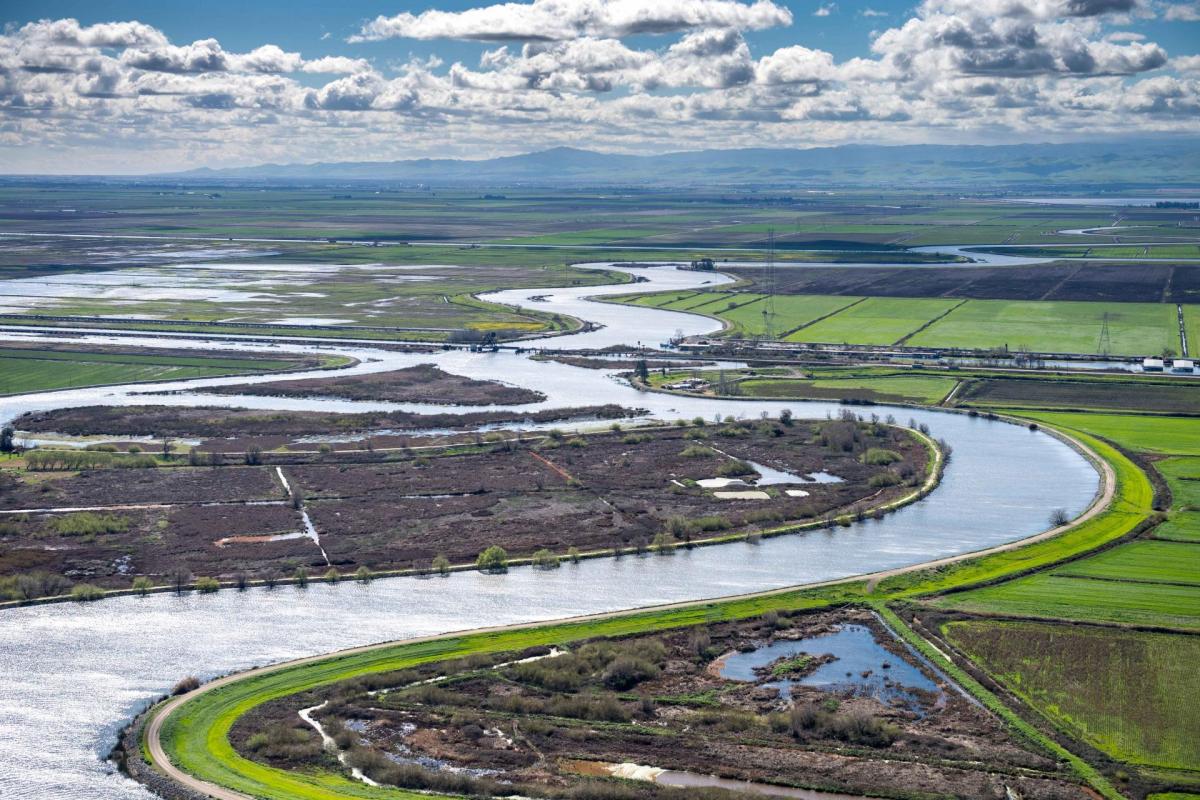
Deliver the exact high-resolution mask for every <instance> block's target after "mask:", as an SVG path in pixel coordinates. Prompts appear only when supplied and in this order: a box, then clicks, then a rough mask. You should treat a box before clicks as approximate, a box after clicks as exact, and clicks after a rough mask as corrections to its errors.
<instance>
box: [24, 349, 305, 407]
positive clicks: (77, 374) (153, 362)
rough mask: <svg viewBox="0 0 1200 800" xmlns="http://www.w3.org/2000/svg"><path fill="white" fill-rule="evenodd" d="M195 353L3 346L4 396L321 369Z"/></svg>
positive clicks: (300, 361)
mask: <svg viewBox="0 0 1200 800" xmlns="http://www.w3.org/2000/svg"><path fill="white" fill-rule="evenodd" d="M193 353H194V351H192V352H189V351H186V350H180V351H170V350H165V351H160V352H158V353H155V352H153V351H146V350H145V349H139V350H138V351H137V352H132V353H130V352H126V353H122V352H115V351H114V350H113V349H103V348H99V349H88V348H80V349H75V350H71V349H65V348H62V347H59V348H35V347H27V346H17V345H12V346H9V345H5V344H0V395H13V394H22V393H26V392H47V391H54V390H56V389H73V388H78V387H82V386H103V385H106V384H116V383H134V382H144V381H169V380H181V379H184V378H209V377H214V376H217V375H240V374H254V373H258V372H276V371H280V370H295V369H299V368H302V367H305V366H317V365H318V363H320V362H319V360H318V359H314V358H280V357H278V356H272V357H270V358H264V357H261V356H259V357H256V356H253V355H251V354H248V353H247V354H243V357H236V356H235V355H234V354H231V355H229V356H223V357H209V356H200V355H194V354H193Z"/></svg>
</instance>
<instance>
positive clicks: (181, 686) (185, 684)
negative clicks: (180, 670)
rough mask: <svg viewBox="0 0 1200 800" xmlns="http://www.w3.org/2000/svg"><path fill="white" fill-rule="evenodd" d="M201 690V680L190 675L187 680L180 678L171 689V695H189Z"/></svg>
mask: <svg viewBox="0 0 1200 800" xmlns="http://www.w3.org/2000/svg"><path fill="white" fill-rule="evenodd" d="M199 688H200V679H199V678H197V677H196V676H195V675H188V676H187V677H186V678H180V679H179V682H178V683H176V684H175V686H174V687H173V688H172V689H171V694H173V695H176V694H187V693H188V692H194V691H196V690H197V689H199Z"/></svg>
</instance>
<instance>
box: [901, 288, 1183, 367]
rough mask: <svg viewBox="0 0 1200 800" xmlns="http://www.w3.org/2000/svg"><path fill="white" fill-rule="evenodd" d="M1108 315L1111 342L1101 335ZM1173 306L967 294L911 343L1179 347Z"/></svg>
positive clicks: (1121, 349) (1037, 348)
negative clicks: (974, 297) (986, 297)
mask: <svg viewBox="0 0 1200 800" xmlns="http://www.w3.org/2000/svg"><path fill="white" fill-rule="evenodd" d="M1106 314H1107V315H1108V331H1109V339H1110V344H1109V345H1108V346H1107V347H1106V346H1105V345H1104V343H1103V342H1102V341H1101V331H1102V328H1103V322H1104V316H1105V315H1106ZM1175 317H1176V314H1175V307H1174V306H1173V305H1170V304H1166V303H1081V302H1065V301H1017V300H971V301H968V302H967V303H965V304H964V305H962V306H961V307H959V308H956V309H955V310H954V311H952V312H951V313H950V314H947V315H946V317H945V318H943V319H941V320H938V321H937V322H935V323H933V324H932V325H930V326H929V327H928V328H926V329H925V330H923V331H921V332H920V333H918V334H917V335H915V336H913V337H912V338H911V339H910V340H909V341H908V342H907V343H908V344H910V345H913V346H916V347H950V348H954V347H961V348H966V349H997V348H1007V349H1009V350H1022V349H1024V350H1030V351H1033V352H1038V353H1102V352H1105V351H1106V350H1107V352H1110V353H1113V354H1115V355H1157V354H1158V353H1160V352H1161V351H1162V350H1163V348H1164V347H1169V348H1171V349H1172V351H1178V349H1179V335H1178V334H1179V328H1178V325H1177V322H1176V318H1175Z"/></svg>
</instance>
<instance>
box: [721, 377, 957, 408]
mask: <svg viewBox="0 0 1200 800" xmlns="http://www.w3.org/2000/svg"><path fill="white" fill-rule="evenodd" d="M957 383H958V381H956V380H955V379H954V378H942V377H938V376H933V375H914V374H912V373H911V372H908V373H907V374H899V375H895V376H889V375H881V376H878V377H871V376H863V377H853V376H848V377H845V378H814V379H812V380H805V379H797V378H749V379H747V380H744V381H741V382H739V383H738V384H737V386H738V388H739V389H740V391H741V394H743V395H745V396H747V397H771V398H783V399H786V398H796V399H801V400H825V399H841V398H845V397H856V398H863V399H869V400H872V401H874V402H879V403H917V404H922V405H936V404H937V403H938V402H940V401H941V399H942V398H943V397H945V396H946V395H947V394H949V393H950V391H951V390H952V389H953V388H954V387H955V385H957Z"/></svg>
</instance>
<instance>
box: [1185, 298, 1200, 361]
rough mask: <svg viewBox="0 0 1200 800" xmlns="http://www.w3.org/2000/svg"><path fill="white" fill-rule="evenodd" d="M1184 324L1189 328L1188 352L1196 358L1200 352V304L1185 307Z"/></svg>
mask: <svg viewBox="0 0 1200 800" xmlns="http://www.w3.org/2000/svg"><path fill="white" fill-rule="evenodd" d="M1183 326H1184V328H1186V329H1187V342H1188V352H1189V353H1191V355H1192V357H1193V358H1195V357H1196V356H1197V355H1198V354H1200V305H1187V306H1184V307H1183Z"/></svg>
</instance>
